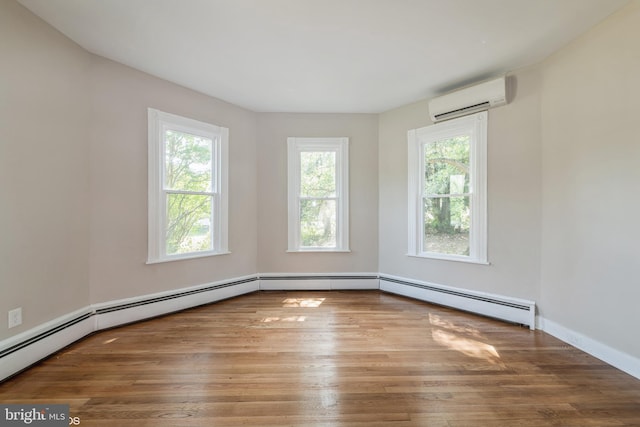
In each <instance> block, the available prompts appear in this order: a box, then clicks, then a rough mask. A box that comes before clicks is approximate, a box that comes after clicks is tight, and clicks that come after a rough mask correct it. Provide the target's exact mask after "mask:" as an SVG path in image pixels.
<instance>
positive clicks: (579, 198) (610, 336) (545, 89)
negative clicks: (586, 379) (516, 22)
mask: <svg viewBox="0 0 640 427" xmlns="http://www.w3.org/2000/svg"><path fill="white" fill-rule="evenodd" d="M639 40H640V2H633V3H631V4H630V5H629V6H628V7H626V8H624V9H622V10H621V11H620V12H618V13H616V14H615V15H613V16H612V17H610V18H609V19H607V20H606V21H604V22H603V23H602V24H601V25H599V26H597V27H596V28H594V29H592V30H591V31H589V32H588V33H587V34H586V35H584V36H583V37H580V38H579V39H577V40H575V41H574V42H573V43H571V44H570V45H569V46H567V47H566V48H564V49H562V50H561V51H559V52H557V53H556V54H555V55H553V56H552V57H551V58H549V59H548V60H547V61H546V62H545V63H544V64H543V67H542V70H543V84H542V89H541V92H542V122H543V127H542V175H543V177H544V179H543V186H542V191H543V199H542V206H543V211H542V280H541V284H542V286H541V289H542V291H541V292H542V298H541V300H540V307H541V308H540V312H541V314H542V315H543V316H544V317H545V318H548V319H550V320H553V321H554V322H557V323H559V324H561V325H563V326H565V327H566V328H569V329H572V330H574V331H577V332H579V333H582V334H584V335H586V336H588V337H590V338H592V339H595V340H597V341H599V342H602V343H605V344H607V345H609V346H611V347H613V348H616V349H618V350H621V351H624V352H627V353H629V354H631V355H634V356H636V357H640V340H638V339H637V338H634V337H637V331H636V330H635V329H636V327H637V326H638V325H640V310H638V301H640V285H639V284H638V283H639V279H638V278H639V277H640V262H639V261H640V256H639V255H638V253H639V252H638V242H640V222H639V221H638V217H639V212H640V196H639V194H640V192H639V190H638V184H639V183H640V134H639V133H638V117H640V49H639V47H638V46H639V44H638V41H639Z"/></svg>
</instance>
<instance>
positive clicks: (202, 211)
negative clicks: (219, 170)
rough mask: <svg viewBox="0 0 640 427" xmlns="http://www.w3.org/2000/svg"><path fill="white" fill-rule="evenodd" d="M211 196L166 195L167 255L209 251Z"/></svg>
mask: <svg viewBox="0 0 640 427" xmlns="http://www.w3.org/2000/svg"><path fill="white" fill-rule="evenodd" d="M212 205H213V198H212V197H211V196H200V195H193V194H167V236H166V238H167V240H166V245H167V255H175V254H184V253H189V252H199V251H208V250H212V249H213V247H212V239H211V236H212V225H213V224H212V222H211V221H212V219H213V218H212Z"/></svg>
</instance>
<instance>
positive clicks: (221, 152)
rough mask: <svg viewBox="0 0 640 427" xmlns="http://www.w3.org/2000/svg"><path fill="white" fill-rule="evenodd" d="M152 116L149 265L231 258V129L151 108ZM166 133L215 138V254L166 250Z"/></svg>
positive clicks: (149, 127) (150, 118)
mask: <svg viewBox="0 0 640 427" xmlns="http://www.w3.org/2000/svg"><path fill="white" fill-rule="evenodd" d="M147 116H148V132H149V133H148V150H149V158H148V182H149V184H148V185H149V200H148V203H149V206H148V228H149V230H148V233H149V234H148V254H147V257H148V258H147V264H155V263H161V262H168V261H176V260H183V259H191V258H202V257H207V256H213V255H223V254H228V253H229V249H228V206H229V201H228V197H229V196H228V194H229V192H228V188H229V180H228V175H229V173H228V164H229V129H227V128H224V127H220V126H216V125H212V124H209V123H204V122H200V121H197V120H193V119H189V118H186V117H181V116H177V115H175V114H170V113H165V112H162V111H159V110H155V109H153V108H149V109H148V112H147ZM166 129H173V130H178V131H183V132H186V133H190V134H195V135H200V136H204V137H207V138H211V139H212V140H213V141H214V148H213V149H214V161H215V165H214V169H215V171H216V173H217V174H218V175H217V177H216V178H217V183H218V188H216V192H215V193H216V194H215V195H214V199H215V202H214V209H215V213H214V218H216V222H215V223H214V224H213V225H212V226H213V236H214V241H213V248H214V249H213V250H210V251H198V252H191V253H186V254H175V255H167V254H166V248H165V244H166V242H165V238H164V236H165V227H166V226H165V224H166V220H167V219H166V206H165V203H166V202H165V197H164V189H163V182H164V165H165V161H164V149H163V146H164V137H163V136H164V133H165V130H166Z"/></svg>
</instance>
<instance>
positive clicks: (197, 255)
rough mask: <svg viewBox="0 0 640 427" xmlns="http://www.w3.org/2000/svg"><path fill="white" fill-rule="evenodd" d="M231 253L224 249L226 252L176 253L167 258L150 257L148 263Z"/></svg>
mask: <svg viewBox="0 0 640 427" xmlns="http://www.w3.org/2000/svg"><path fill="white" fill-rule="evenodd" d="M230 253H231V252H229V251H224V252H202V253H194V254H185V255H176V256H172V257H167V258H159V259H150V260H147V262H146V264H147V265H149V264H161V263H164V262H171V261H184V260H187V259H196V258H207V257H211V256H217V255H229V254H230Z"/></svg>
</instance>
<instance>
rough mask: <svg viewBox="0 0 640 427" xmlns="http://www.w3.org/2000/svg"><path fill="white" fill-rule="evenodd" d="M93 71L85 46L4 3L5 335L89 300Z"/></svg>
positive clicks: (0, 297)
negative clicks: (17, 311) (10, 322)
mask: <svg viewBox="0 0 640 427" xmlns="http://www.w3.org/2000/svg"><path fill="white" fill-rule="evenodd" d="M88 69H89V55H88V54H87V53H86V52H85V51H84V50H82V49H81V48H80V47H79V46H77V45H75V44H74V43H72V42H71V41H70V40H69V39H67V38H65V37H64V36H62V35H61V34H60V33H58V32H57V31H55V30H54V29H53V28H51V27H50V26H49V25H47V24H45V23H44V22H42V21H41V20H40V19H39V18H37V17H36V16H34V15H32V14H31V13H30V12H28V11H27V10H26V9H24V8H23V7H22V6H19V5H18V4H17V3H15V2H14V1H8V0H1V1H0V135H2V137H1V140H0V195H1V199H0V339H3V338H6V337H8V336H11V335H15V334H17V333H20V332H23V331H25V330H27V329H29V328H32V327H34V326H36V325H39V324H41V323H43V322H45V321H47V320H51V319H53V318H56V317H59V316H62V315H64V314H67V313H69V312H71V311H74V310H76V309H78V308H80V307H84V306H86V305H88V303H89V255H88V253H89V200H90V197H89V145H88V144H87V139H88V136H89V125H88V121H89V120H88V119H89V114H88V111H87V105H88V93H89V91H88V87H89V86H88V85H89V77H88ZM17 307H22V308H23V324H22V326H19V327H16V328H13V329H10V330H8V329H7V323H6V322H7V320H6V319H7V311H8V310H11V309H14V308H17Z"/></svg>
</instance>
